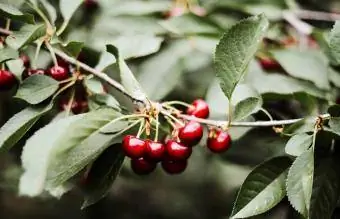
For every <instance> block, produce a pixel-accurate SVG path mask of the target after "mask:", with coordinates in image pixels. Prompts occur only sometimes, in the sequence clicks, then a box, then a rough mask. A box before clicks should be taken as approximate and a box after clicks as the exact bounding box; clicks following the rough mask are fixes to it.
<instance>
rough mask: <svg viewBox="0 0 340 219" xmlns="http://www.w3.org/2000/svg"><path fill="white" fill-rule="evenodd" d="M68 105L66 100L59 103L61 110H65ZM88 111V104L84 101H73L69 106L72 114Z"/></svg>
mask: <svg viewBox="0 0 340 219" xmlns="http://www.w3.org/2000/svg"><path fill="white" fill-rule="evenodd" d="M68 104H69V100H68V99H65V98H64V99H62V100H61V101H60V103H59V106H60V109H61V110H66V109H67V107H68ZM87 110H88V102H87V101H86V100H73V102H72V105H71V111H72V112H73V113H74V114H80V113H83V112H86V111H87Z"/></svg>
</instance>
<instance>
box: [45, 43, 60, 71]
mask: <svg viewBox="0 0 340 219" xmlns="http://www.w3.org/2000/svg"><path fill="white" fill-rule="evenodd" d="M45 45H46V47H47V49H48V51H49V52H50V54H51V58H52V61H53V63H54V66H58V61H57V57H56V55H55V52H54V50H53V48H52V46H51V44H50V43H49V42H48V41H47V40H45Z"/></svg>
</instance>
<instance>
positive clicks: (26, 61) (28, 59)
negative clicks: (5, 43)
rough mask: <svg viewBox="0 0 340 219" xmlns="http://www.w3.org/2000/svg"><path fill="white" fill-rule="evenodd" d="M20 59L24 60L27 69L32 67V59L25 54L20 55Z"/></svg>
mask: <svg viewBox="0 0 340 219" xmlns="http://www.w3.org/2000/svg"><path fill="white" fill-rule="evenodd" d="M20 59H21V60H22V62H23V64H24V67H25V68H29V67H30V64H31V62H30V58H29V57H28V56H27V55H25V54H22V55H20Z"/></svg>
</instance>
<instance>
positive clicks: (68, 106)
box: [66, 88, 75, 116]
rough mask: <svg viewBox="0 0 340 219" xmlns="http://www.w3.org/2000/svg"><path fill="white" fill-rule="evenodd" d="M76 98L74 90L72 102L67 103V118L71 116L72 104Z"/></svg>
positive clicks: (73, 90)
mask: <svg viewBox="0 0 340 219" xmlns="http://www.w3.org/2000/svg"><path fill="white" fill-rule="evenodd" d="M74 96H75V89H74V88H73V89H72V94H71V98H70V100H69V101H68V103H67V108H66V116H68V115H70V112H71V108H72V104H73V101H74Z"/></svg>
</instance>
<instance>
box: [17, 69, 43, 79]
mask: <svg viewBox="0 0 340 219" xmlns="http://www.w3.org/2000/svg"><path fill="white" fill-rule="evenodd" d="M44 74H46V72H45V70H44V69H41V68H38V69H27V70H26V71H24V73H23V74H22V79H23V80H25V79H26V78H28V77H30V76H32V75H44Z"/></svg>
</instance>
